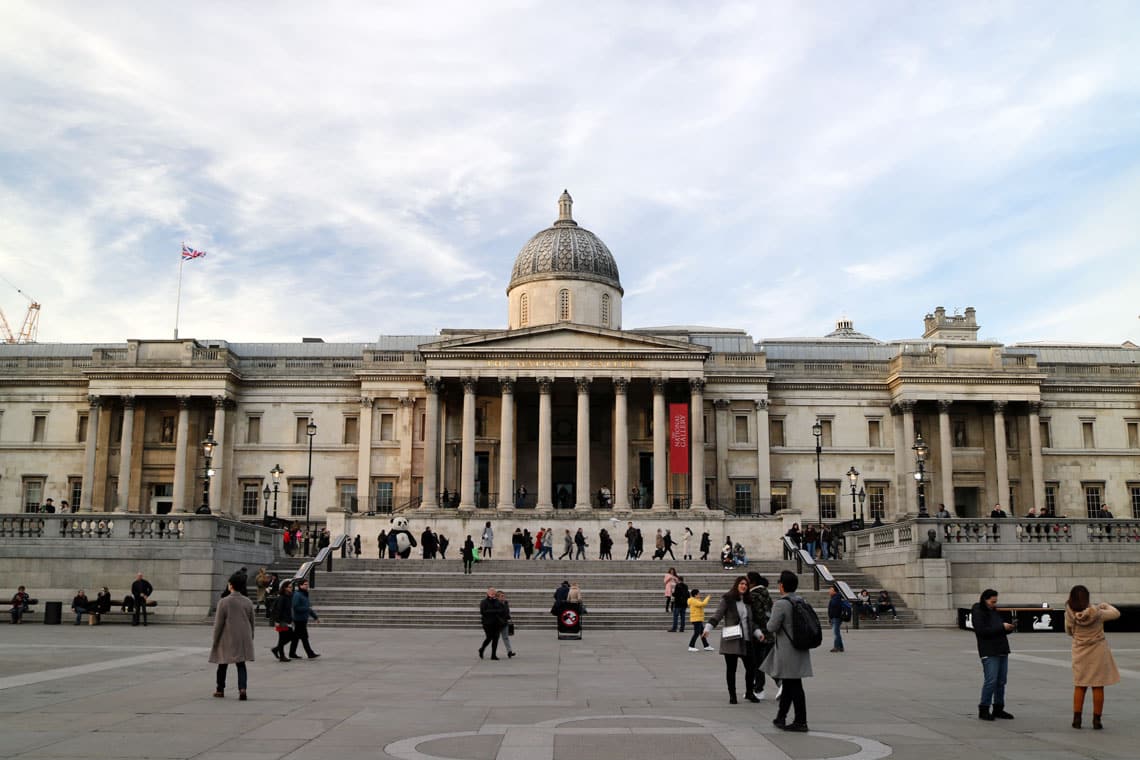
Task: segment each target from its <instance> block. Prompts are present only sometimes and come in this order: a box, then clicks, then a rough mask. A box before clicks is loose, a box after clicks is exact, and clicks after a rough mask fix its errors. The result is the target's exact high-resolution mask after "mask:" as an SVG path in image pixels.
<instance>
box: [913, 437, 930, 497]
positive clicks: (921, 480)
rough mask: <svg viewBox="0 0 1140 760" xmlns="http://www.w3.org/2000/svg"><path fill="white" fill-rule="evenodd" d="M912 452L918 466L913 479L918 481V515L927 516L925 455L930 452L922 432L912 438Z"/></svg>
mask: <svg viewBox="0 0 1140 760" xmlns="http://www.w3.org/2000/svg"><path fill="white" fill-rule="evenodd" d="M911 450H912V451H913V452H914V463H915V465H916V466H917V468H918V472H916V473H915V474H914V479H915V480H917V481H918V516H919V517H927V516H928V515H927V513H926V455H927V454H929V453H930V449H929V448H928V447H927V445H926V441H924V440H922V433H919V434H918V436H916V437H915V439H914V445H913V446H911Z"/></svg>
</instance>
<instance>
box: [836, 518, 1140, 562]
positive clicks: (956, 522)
mask: <svg viewBox="0 0 1140 760" xmlns="http://www.w3.org/2000/svg"><path fill="white" fill-rule="evenodd" d="M931 528H933V529H934V530H936V531H937V532H938V539H939V541H942V542H943V544H944V546H946V547H953V546H954V545H956V544H970V545H974V546H977V545H985V544H1001V545H1005V546H1011V545H1027V544H1030V545H1032V544H1078V545H1079V544H1136V545H1137V546H1140V520H1134V519H1111V520H1103V519H1091V520H1090V519H1071V518H1041V517H1038V518H1032V517H1014V518H1003V519H991V518H950V519H939V518H914V519H910V520H904V521H902V522H898V523H892V524H890V525H884V526H881V527H878V528H867V529H865V530H861V531H851V532H848V533H847V542H848V543H847V549H848V551H849V552H850V551H854V552H855V553H858V554H867V553H870V552H874V551H875V550H884V549H887V548H890V549H897V548H899V547H905V546H908V545H911V544H914V545H917V544H921V543H922V542H923V541H925V540H926V531H927V530H929V529H931Z"/></svg>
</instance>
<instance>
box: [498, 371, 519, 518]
mask: <svg viewBox="0 0 1140 760" xmlns="http://www.w3.org/2000/svg"><path fill="white" fill-rule="evenodd" d="M499 389H500V390H501V398H502V403H501V408H502V411H501V412H500V413H499V503H498V508H499V509H503V510H511V509H514V508H515V381H514V378H510V377H501V378H499Z"/></svg>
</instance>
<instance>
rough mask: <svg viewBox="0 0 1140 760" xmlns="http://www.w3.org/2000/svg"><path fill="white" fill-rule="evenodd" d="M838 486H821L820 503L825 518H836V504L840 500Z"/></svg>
mask: <svg viewBox="0 0 1140 760" xmlns="http://www.w3.org/2000/svg"><path fill="white" fill-rule="evenodd" d="M838 492H839V489H838V487H837V486H833V485H832V486H821V487H820V489H819V503H820V511H821V512H822V513H823V519H825V520H834V519H835V516H836V515H835V510H836V504H837V502H838Z"/></svg>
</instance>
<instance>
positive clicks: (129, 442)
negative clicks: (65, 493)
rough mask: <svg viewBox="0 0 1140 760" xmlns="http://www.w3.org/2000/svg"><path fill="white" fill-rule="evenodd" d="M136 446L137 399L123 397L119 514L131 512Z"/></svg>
mask: <svg viewBox="0 0 1140 760" xmlns="http://www.w3.org/2000/svg"><path fill="white" fill-rule="evenodd" d="M88 419H90V418H88ZM88 424H90V422H89V423H88ZM134 444H135V397H134V396H123V438H122V440H121V441H120V442H119V507H118V509H117V510H116V511H118V512H130V511H131V507H130V503H129V501H130V498H131V459H133V458H134ZM85 477H86V476H85ZM83 490H84V492H86V491H87V489H86V488H84V489H83Z"/></svg>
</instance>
